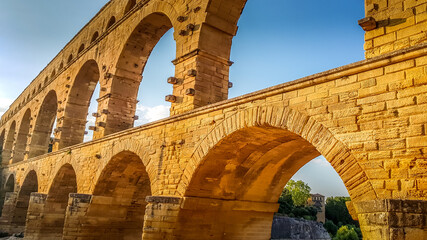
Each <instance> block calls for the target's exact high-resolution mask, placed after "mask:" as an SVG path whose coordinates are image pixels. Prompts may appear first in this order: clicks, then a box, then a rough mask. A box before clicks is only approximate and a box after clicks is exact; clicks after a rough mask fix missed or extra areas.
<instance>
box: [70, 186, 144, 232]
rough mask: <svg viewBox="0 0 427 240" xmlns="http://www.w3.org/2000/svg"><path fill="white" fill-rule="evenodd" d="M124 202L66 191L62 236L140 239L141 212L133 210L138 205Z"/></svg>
mask: <svg viewBox="0 0 427 240" xmlns="http://www.w3.org/2000/svg"><path fill="white" fill-rule="evenodd" d="M124 202H127V201H122V199H120V198H112V197H104V196H94V195H88V194H76V193H72V194H70V198H69V202H68V207H67V212H66V218H65V224H64V230H63V239H70V240H71V239H87V240H98V239H138V238H141V235H142V224H143V217H144V214H143V212H142V213H141V212H139V211H135V209H138V208H139V207H140V206H138V204H131V203H124ZM142 207H143V206H141V208H142ZM142 209H143V208H142ZM133 211H135V212H133Z"/></svg>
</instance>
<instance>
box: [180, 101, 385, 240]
mask: <svg viewBox="0 0 427 240" xmlns="http://www.w3.org/2000/svg"><path fill="white" fill-rule="evenodd" d="M319 155H323V156H325V158H326V159H327V160H328V161H329V162H330V163H331V165H332V167H333V168H334V169H335V170H336V172H337V173H338V174H339V175H340V177H341V179H342V180H343V182H344V185H345V186H346V188H347V189H348V191H349V193H350V196H351V198H352V200H353V201H365V200H374V199H376V198H377V195H376V192H375V191H374V189H373V187H372V185H371V183H370V181H369V179H368V177H367V176H366V174H365V172H364V170H363V169H362V167H361V166H360V165H359V163H358V162H357V160H356V159H355V158H354V157H353V155H352V154H351V153H350V151H349V150H348V149H347V147H346V146H345V145H344V144H343V143H341V142H340V141H339V140H337V139H336V138H335V137H334V135H333V134H332V133H331V132H330V131H329V130H328V129H327V128H326V127H324V126H323V125H322V124H320V123H319V122H317V121H316V120H315V119H314V118H313V117H310V116H307V115H305V114H303V113H300V112H298V111H297V110H294V109H291V108H289V107H285V106H268V105H266V106H258V107H252V108H249V109H245V110H236V111H235V112H234V113H233V114H230V116H228V117H227V118H225V119H224V120H223V121H222V122H221V123H218V124H217V125H216V126H215V127H214V128H212V129H211V131H210V132H209V134H208V135H207V136H206V137H205V138H204V139H203V140H202V141H201V142H200V143H199V144H198V146H197V147H196V148H195V151H194V152H193V154H192V158H191V160H190V162H189V163H188V164H187V168H186V169H185V170H184V172H185V173H186V175H185V177H184V178H183V183H182V184H183V186H182V189H179V190H181V191H182V190H184V191H183V192H182V195H183V196H184V197H185V198H186V200H185V201H186V203H185V202H184V205H183V209H182V210H180V213H179V217H178V221H177V222H178V224H177V232H176V235H177V236H179V238H183V239H194V237H195V236H193V235H192V232H191V230H190V229H195V228H206V232H205V234H206V236H204V237H202V238H208V237H210V238H212V239H215V238H218V237H220V236H227V238H226V239H234V238H236V237H246V239H266V238H268V237H269V236H270V229H271V223H272V219H273V215H274V212H276V211H277V207H278V206H277V204H276V203H277V200H278V198H279V196H280V193H281V192H282V189H283V187H284V186H285V184H286V183H287V181H288V180H289V179H290V178H291V177H292V176H293V175H294V174H295V173H296V172H297V171H298V170H299V169H300V168H301V167H302V166H303V165H305V164H306V163H308V162H309V161H310V160H312V159H313V158H315V157H317V156H319ZM207 206H210V207H207ZM260 229H263V230H262V231H259V230H260ZM199 237H200V236H199Z"/></svg>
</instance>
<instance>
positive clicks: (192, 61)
mask: <svg viewBox="0 0 427 240" xmlns="http://www.w3.org/2000/svg"><path fill="white" fill-rule="evenodd" d="M173 63H174V64H175V76H176V78H177V82H176V83H175V84H174V87H173V96H174V97H175V99H174V100H173V102H172V107H171V115H176V114H180V113H184V112H186V111H190V110H193V109H195V108H198V107H203V106H206V105H209V104H212V103H216V102H220V101H223V100H226V99H227V98H228V89H229V81H228V71H229V68H230V66H231V64H232V63H231V62H230V61H228V59H225V58H222V57H218V56H215V55H213V54H210V53H208V52H206V51H203V50H200V49H196V50H194V51H192V52H190V53H188V54H186V55H184V56H181V57H179V58H177V59H176V60H174V61H173Z"/></svg>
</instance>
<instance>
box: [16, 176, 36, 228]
mask: <svg viewBox="0 0 427 240" xmlns="http://www.w3.org/2000/svg"><path fill="white" fill-rule="evenodd" d="M37 191H38V179H37V173H36V171H34V170H31V171H29V172H28V174H27V175H26V177H25V179H24V182H23V183H22V186H21V188H20V190H19V192H18V196H17V200H16V206H15V210H14V211H13V217H12V220H11V224H12V225H13V226H14V227H15V228H17V229H20V231H22V232H23V231H24V228H25V221H26V219H27V211H28V206H29V202H30V196H31V193H33V192H37Z"/></svg>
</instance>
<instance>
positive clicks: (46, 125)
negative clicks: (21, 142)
mask: <svg viewBox="0 0 427 240" xmlns="http://www.w3.org/2000/svg"><path fill="white" fill-rule="evenodd" d="M57 110H58V100H57V95H56V92H55V91H54V90H51V91H50V92H49V93H47V95H46V97H45V98H44V100H43V103H42V104H41V106H40V110H39V112H38V113H37V119H36V122H35V125H34V130H33V132H32V136H31V143H30V151H29V158H33V157H36V156H39V155H43V154H45V153H47V152H48V151H49V143H50V136H51V134H52V128H53V124H54V123H55V119H56V115H57Z"/></svg>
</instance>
